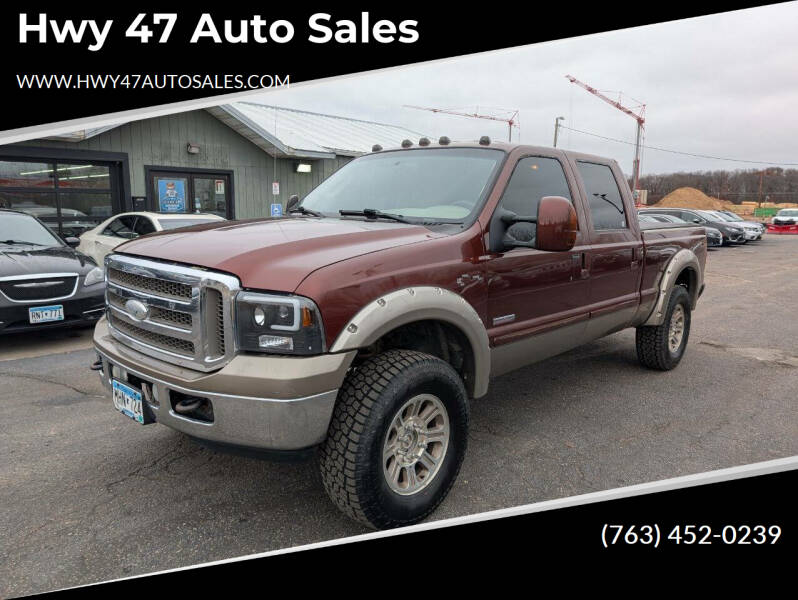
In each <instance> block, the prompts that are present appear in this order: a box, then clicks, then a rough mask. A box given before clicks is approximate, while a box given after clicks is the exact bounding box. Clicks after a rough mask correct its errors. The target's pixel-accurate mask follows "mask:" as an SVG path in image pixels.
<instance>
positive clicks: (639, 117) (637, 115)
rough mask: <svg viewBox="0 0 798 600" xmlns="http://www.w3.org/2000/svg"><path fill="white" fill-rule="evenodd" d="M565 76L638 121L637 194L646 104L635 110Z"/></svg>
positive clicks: (634, 172) (634, 173)
mask: <svg viewBox="0 0 798 600" xmlns="http://www.w3.org/2000/svg"><path fill="white" fill-rule="evenodd" d="M565 78H566V79H567V80H568V81H570V82H571V83H575V84H576V85H578V86H579V87H581V88H582V89H585V90H587V91H588V92H590V93H591V94H593V95H594V96H598V97H599V98H601V99H602V100H604V102H606V103H607V104H610V105H612V106H614V107H615V108H617V109H618V110H620V111H621V112H623V113H626V114H627V115H629V116H630V117H632V118H633V119H634V120H635V121H637V136H636V137H635V158H634V162H633V163H632V193H634V194H637V186H638V183H639V181H640V150H641V148H642V145H643V126H644V125H645V123H646V119H645V113H646V105H645V104H642V103H641V104H640V105H639V106H636V107H635V109H636V110H637V112H635V111H634V110H632V109H630V108H627V107H625V106H624V105H623V104H621V103H620V102H618V101H616V100H613V99H612V98H608V97H607V96H605V95H604V94H602V93H601V92H600V91H598V90H597V89H596V88H594V87H591V86H589V85H587V84H586V83H583V82H581V81H579V80H578V79H577V78H576V77H572V76H571V75H566V76H565Z"/></svg>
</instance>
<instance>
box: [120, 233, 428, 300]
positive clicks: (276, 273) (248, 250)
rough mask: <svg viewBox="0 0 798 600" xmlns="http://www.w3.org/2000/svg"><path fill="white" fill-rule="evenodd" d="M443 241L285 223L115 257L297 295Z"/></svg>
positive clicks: (125, 248) (142, 241)
mask: <svg viewBox="0 0 798 600" xmlns="http://www.w3.org/2000/svg"><path fill="white" fill-rule="evenodd" d="M443 235H444V234H438V233H434V232H432V231H430V230H429V229H427V228H426V227H422V226H420V225H408V224H404V223H392V222H384V221H364V220H359V219H336V218H331V217H328V218H324V219H317V218H314V217H281V218H275V219H258V220H251V221H238V222H230V221H224V222H221V223H212V224H207V225H197V226H194V227H189V228H186V229H181V230H180V231H174V232H161V233H156V234H151V235H148V236H145V237H142V238H139V239H137V240H132V241H129V242H126V243H124V244H122V245H120V246H117V248H116V251H117V252H121V253H124V254H131V255H135V256H141V257H148V258H155V259H161V260H170V261H175V262H179V263H184V264H188V265H196V266H201V267H206V268H209V269H214V270H218V271H224V272H226V273H231V274H233V275H236V276H237V277H238V278H239V279H240V280H241V284H242V286H243V287H245V288H251V289H263V290H273V291H282V292H293V291H295V290H296V289H297V287H299V284H300V283H301V282H302V280H303V279H304V278H305V277H307V276H308V275H309V274H310V273H312V272H313V271H315V270H317V269H320V268H321V267H325V266H327V265H331V264H333V263H336V262H340V261H343V260H347V259H349V258H354V257H356V256H361V255H363V254H369V253H371V252H377V251H379V250H386V249H388V248H394V247H397V246H404V245H407V244H415V243H419V242H423V241H426V240H430V239H433V238H438V237H443Z"/></svg>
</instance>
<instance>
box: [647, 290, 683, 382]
mask: <svg viewBox="0 0 798 600" xmlns="http://www.w3.org/2000/svg"><path fill="white" fill-rule="evenodd" d="M689 337H690V294H689V293H688V292H687V289H686V288H685V287H684V286H681V285H677V286H675V287H674V288H673V291H672V292H671V296H670V298H669V300H668V309H667V311H666V313H665V319H664V320H663V321H662V324H661V325H656V326H643V327H638V328H637V334H636V336H635V345H636V347H637V359H638V360H639V361H640V363H641V364H642V365H643V366H645V367H648V368H649V369H657V370H660V371H670V370H671V369H673V368H674V367H675V366H676V365H678V364H679V361H680V360H682V356H683V355H684V351H685V348H686V347H687V340H688V338H689Z"/></svg>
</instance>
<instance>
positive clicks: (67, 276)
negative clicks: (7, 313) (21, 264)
mask: <svg viewBox="0 0 798 600" xmlns="http://www.w3.org/2000/svg"><path fill="white" fill-rule="evenodd" d="M77 281H78V275H77V273H62V274H58V273H56V274H50V275H42V276H40V277H35V278H33V277H27V276H23V277H8V278H3V279H0V292H2V293H3V295H4V296H5V297H6V298H8V299H9V300H12V301H14V302H39V301H42V300H56V299H61V298H68V297H69V296H71V295H72V294H74V293H75V289H76V285H75V284H76V283H77Z"/></svg>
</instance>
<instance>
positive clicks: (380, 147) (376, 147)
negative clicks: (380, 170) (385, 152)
mask: <svg viewBox="0 0 798 600" xmlns="http://www.w3.org/2000/svg"><path fill="white" fill-rule="evenodd" d="M380 150H382V146H380V145H379V144H374V145H373V146H372V147H371V151H372V152H379V151H380Z"/></svg>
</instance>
